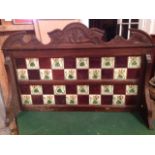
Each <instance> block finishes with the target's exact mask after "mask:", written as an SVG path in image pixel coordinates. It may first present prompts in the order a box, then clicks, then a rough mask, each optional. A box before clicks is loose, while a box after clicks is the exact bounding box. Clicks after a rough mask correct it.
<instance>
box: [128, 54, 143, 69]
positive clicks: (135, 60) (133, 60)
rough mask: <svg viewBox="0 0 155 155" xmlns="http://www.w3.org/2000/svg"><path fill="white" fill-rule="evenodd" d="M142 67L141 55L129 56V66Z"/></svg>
mask: <svg viewBox="0 0 155 155" xmlns="http://www.w3.org/2000/svg"><path fill="white" fill-rule="evenodd" d="M140 67H141V57H140V56H133V57H128V68H140Z"/></svg>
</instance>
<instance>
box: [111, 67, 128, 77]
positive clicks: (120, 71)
mask: <svg viewBox="0 0 155 155" xmlns="http://www.w3.org/2000/svg"><path fill="white" fill-rule="evenodd" d="M126 78H127V69H126V68H116V69H114V79H115V80H126Z"/></svg>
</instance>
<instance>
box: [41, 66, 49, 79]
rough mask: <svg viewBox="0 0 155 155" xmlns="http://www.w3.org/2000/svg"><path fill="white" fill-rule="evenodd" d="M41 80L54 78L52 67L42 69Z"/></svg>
mask: <svg viewBox="0 0 155 155" xmlns="http://www.w3.org/2000/svg"><path fill="white" fill-rule="evenodd" d="M40 78H41V80H52V71H51V70H50V69H40Z"/></svg>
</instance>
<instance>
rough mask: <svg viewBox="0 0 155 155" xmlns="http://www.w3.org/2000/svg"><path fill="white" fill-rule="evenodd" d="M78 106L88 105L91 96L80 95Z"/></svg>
mask: <svg viewBox="0 0 155 155" xmlns="http://www.w3.org/2000/svg"><path fill="white" fill-rule="evenodd" d="M78 104H79V105H88V104H89V96H88V95H78Z"/></svg>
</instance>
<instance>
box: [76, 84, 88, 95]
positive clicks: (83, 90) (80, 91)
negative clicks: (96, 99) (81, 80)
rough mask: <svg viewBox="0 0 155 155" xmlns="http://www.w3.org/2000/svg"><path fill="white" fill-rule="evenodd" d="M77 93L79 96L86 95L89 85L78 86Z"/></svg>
mask: <svg viewBox="0 0 155 155" xmlns="http://www.w3.org/2000/svg"><path fill="white" fill-rule="evenodd" d="M77 93H78V94H79V95H88V94H89V85H78V86H77Z"/></svg>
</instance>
